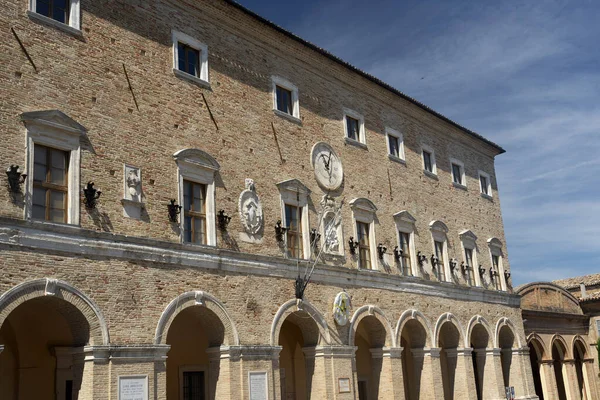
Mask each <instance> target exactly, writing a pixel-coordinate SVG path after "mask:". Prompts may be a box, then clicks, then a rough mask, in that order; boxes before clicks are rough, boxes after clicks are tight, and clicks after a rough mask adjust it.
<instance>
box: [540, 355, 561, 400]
mask: <svg viewBox="0 0 600 400" xmlns="http://www.w3.org/2000/svg"><path fill="white" fill-rule="evenodd" d="M540 378H541V380H542V391H543V392H544V398H545V399H558V386H557V383H556V375H554V361H553V360H552V359H549V360H542V361H540Z"/></svg>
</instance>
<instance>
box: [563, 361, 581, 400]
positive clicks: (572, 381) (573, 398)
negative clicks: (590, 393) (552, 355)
mask: <svg viewBox="0 0 600 400" xmlns="http://www.w3.org/2000/svg"><path fill="white" fill-rule="evenodd" d="M562 370H563V380H564V382H565V392H566V394H567V400H581V396H580V395H579V384H578V382H577V371H576V370H575V360H574V359H572V358H565V359H564V360H563V369H562Z"/></svg>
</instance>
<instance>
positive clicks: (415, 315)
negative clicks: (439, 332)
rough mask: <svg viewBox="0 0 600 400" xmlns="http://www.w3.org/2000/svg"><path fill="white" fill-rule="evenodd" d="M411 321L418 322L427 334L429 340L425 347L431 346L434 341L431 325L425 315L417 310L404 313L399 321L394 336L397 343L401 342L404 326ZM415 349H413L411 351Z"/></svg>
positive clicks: (426, 341)
mask: <svg viewBox="0 0 600 400" xmlns="http://www.w3.org/2000/svg"><path fill="white" fill-rule="evenodd" d="M411 319H414V320H417V322H419V323H420V324H421V326H422V327H423V329H424V330H425V332H426V333H427V338H426V339H425V345H426V346H431V341H432V340H433V332H432V330H431V323H430V322H429V320H428V319H427V317H425V315H424V314H423V313H422V312H420V311H417V310H406V311H404V312H403V313H402V315H401V316H400V318H399V319H398V324H397V325H396V331H395V332H394V336H395V338H396V343H398V342H400V335H402V329H403V328H404V325H405V324H406V323H407V322H408V321H410V320H411ZM412 350H414V349H411V351H412Z"/></svg>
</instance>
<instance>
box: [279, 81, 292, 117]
mask: <svg viewBox="0 0 600 400" xmlns="http://www.w3.org/2000/svg"><path fill="white" fill-rule="evenodd" d="M275 96H276V97H277V110H279V111H281V112H284V113H286V114H290V115H293V113H294V111H293V108H292V107H293V106H292V91H291V90H287V89H285V88H283V87H281V86H276V87H275Z"/></svg>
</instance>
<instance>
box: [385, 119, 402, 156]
mask: <svg viewBox="0 0 600 400" xmlns="http://www.w3.org/2000/svg"><path fill="white" fill-rule="evenodd" d="M390 136H393V137H395V138H397V139H398V156H395V155H393V154H392V153H391V151H390V150H391V149H390V138H389V137H390ZM385 143H386V146H387V150H388V158H389V159H390V160H392V161H398V162H402V163H406V156H405V154H404V136H403V135H402V133H401V132H400V131H397V130H395V129H392V128H389V127H386V128H385Z"/></svg>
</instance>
